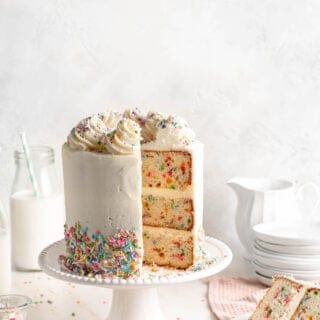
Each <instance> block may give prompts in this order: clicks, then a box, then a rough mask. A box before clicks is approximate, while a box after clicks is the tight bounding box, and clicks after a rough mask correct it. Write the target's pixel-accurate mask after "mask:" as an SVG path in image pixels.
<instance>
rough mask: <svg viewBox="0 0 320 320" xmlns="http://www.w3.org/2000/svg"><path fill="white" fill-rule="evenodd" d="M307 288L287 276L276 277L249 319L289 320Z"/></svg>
mask: <svg viewBox="0 0 320 320" xmlns="http://www.w3.org/2000/svg"><path fill="white" fill-rule="evenodd" d="M306 290H307V288H306V287H305V286H304V285H303V284H302V283H300V282H297V281H294V280H292V279H289V278H286V277H281V276H278V277H275V278H274V279H273V284H272V286H271V288H270V289H269V290H268V291H267V292H266V294H265V296H264V297H263V298H262V300H261V301H260V302H259V304H258V306H257V308H256V310H255V311H254V313H253V314H252V316H251V317H250V318H249V320H262V319H269V320H280V319H281V320H289V319H291V317H292V316H293V315H294V313H295V311H296V310H297V308H298V306H299V303H300V301H301V300H302V298H303V297H304V295H305V293H306Z"/></svg>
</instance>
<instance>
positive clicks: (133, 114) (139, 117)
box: [123, 108, 145, 127]
mask: <svg viewBox="0 0 320 320" xmlns="http://www.w3.org/2000/svg"><path fill="white" fill-rule="evenodd" d="M123 117H124V118H126V119H130V120H133V121H135V122H136V123H138V124H139V126H140V127H142V126H143V125H144V123H145V116H144V115H143V113H142V111H141V110H140V109H139V108H133V109H127V110H125V112H124V113H123Z"/></svg>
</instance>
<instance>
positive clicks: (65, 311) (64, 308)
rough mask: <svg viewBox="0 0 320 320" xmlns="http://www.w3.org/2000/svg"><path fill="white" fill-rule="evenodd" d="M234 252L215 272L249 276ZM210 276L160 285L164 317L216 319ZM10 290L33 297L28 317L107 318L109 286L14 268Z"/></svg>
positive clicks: (32, 319) (53, 319)
mask: <svg viewBox="0 0 320 320" xmlns="http://www.w3.org/2000/svg"><path fill="white" fill-rule="evenodd" d="M233 253H234V259H233V261H232V263H231V265H230V266H229V267H228V268H227V269H226V270H224V271H223V272H221V273H219V274H217V275H216V276H241V277H252V276H253V273H252V269H251V267H250V265H249V264H248V263H247V262H246V261H244V259H243V258H242V254H241V252H237V251H234V252H233ZM209 280H210V278H208V279H205V280H202V281H194V282H189V283H186V284H180V285H171V286H168V287H164V286H163V287H162V286H161V287H160V288H159V289H158V290H159V297H160V303H161V306H162V309H163V312H164V314H165V315H166V316H167V319H168V320H196V319H199V320H200V319H201V320H216V318H215V316H214V315H213V314H212V312H211V310H210V306H209V304H208V299H207V289H208V281H209ZM11 291H12V293H20V294H25V295H28V296H29V297H30V298H32V300H33V305H32V307H31V309H30V311H29V313H28V320H69V319H70V320H72V319H77V320H106V319H107V315H108V312H109V308H110V306H111V302H112V290H111V289H107V288H98V287H93V286H89V285H88V286H87V285H76V284H73V283H70V282H63V281H61V280H57V279H54V278H52V277H50V276H48V275H46V274H45V273H43V272H19V271H14V272H13V276H12V290H11ZM73 314H74V315H73Z"/></svg>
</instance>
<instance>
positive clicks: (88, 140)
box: [68, 111, 120, 152]
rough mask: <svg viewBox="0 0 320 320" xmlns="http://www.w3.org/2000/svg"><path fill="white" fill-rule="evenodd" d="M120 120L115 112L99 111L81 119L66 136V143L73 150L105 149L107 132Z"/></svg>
mask: <svg viewBox="0 0 320 320" xmlns="http://www.w3.org/2000/svg"><path fill="white" fill-rule="evenodd" d="M119 120H120V115H119V114H118V113H115V112H112V111H110V112H108V113H105V114H103V113H99V114H96V115H93V116H91V117H88V118H85V119H83V120H81V121H80V122H79V123H78V125H77V126H76V127H75V128H73V129H72V131H71V132H70V134H69V136H68V144H69V146H70V148H71V149H74V150H87V151H100V152H104V151H106V147H105V143H106V139H107V134H108V133H110V132H112V131H113V130H114V129H115V128H116V127H117V124H118V121H119Z"/></svg>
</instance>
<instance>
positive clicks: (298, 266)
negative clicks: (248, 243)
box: [253, 253, 320, 272]
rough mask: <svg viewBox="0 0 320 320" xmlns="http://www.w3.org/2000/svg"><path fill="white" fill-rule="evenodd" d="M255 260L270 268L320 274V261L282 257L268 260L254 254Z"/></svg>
mask: <svg viewBox="0 0 320 320" xmlns="http://www.w3.org/2000/svg"><path fill="white" fill-rule="evenodd" d="M253 259H254V260H255V261H257V262H258V263H260V264H263V265H265V266H269V267H270V268H282V269H289V270H298V271H319V272H320V261H317V262H315V261H313V262H312V263H311V262H309V261H306V260H303V259H299V260H297V259H290V260H288V259H285V258H280V257H273V258H269V257H268V258H267V257H264V256H263V255H260V254H257V253H254V254H253Z"/></svg>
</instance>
